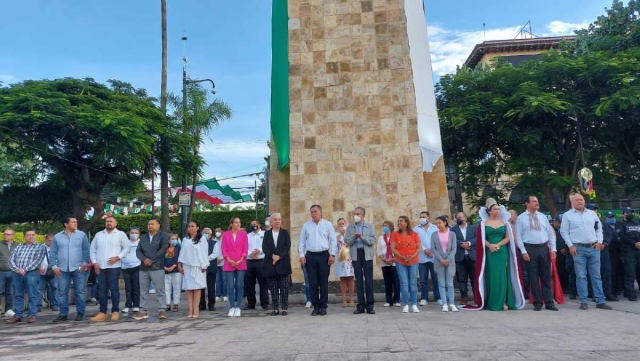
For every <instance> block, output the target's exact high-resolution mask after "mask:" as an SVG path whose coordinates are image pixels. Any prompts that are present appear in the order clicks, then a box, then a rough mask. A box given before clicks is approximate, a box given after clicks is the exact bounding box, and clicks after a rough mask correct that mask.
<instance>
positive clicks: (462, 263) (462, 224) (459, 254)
mask: <svg viewBox="0 0 640 361" xmlns="http://www.w3.org/2000/svg"><path fill="white" fill-rule="evenodd" d="M451 230H452V231H453V233H455V235H456V239H457V241H458V249H457V251H456V274H457V275H458V287H459V288H460V297H461V301H460V303H461V304H463V305H466V304H467V302H468V301H469V298H468V294H467V292H468V291H467V281H468V280H471V289H472V290H473V286H474V283H475V279H476V243H477V239H476V231H477V227H476V226H473V225H469V224H468V223H467V215H466V214H465V213H464V212H460V213H458V214H456V226H455V227H453V228H451Z"/></svg>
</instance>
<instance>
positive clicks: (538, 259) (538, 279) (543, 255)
mask: <svg viewBox="0 0 640 361" xmlns="http://www.w3.org/2000/svg"><path fill="white" fill-rule="evenodd" d="M524 247H525V249H526V250H527V254H529V258H530V260H529V262H525V263H526V264H527V272H528V273H529V289H531V293H532V294H533V298H534V302H533V305H534V306H538V307H542V301H543V300H544V304H545V306H546V307H552V306H553V296H552V294H551V258H550V257H549V245H548V244H547V243H544V244H529V243H525V244H524Z"/></svg>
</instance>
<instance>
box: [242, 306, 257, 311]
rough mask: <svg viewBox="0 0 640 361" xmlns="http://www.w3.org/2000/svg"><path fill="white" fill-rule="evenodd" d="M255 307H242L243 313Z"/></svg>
mask: <svg viewBox="0 0 640 361" xmlns="http://www.w3.org/2000/svg"><path fill="white" fill-rule="evenodd" d="M255 309H256V306H244V308H243V309H242V310H243V311H248V310H255Z"/></svg>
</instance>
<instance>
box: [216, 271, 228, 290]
mask: <svg viewBox="0 0 640 361" xmlns="http://www.w3.org/2000/svg"><path fill="white" fill-rule="evenodd" d="M226 285H227V280H226V279H225V276H224V271H223V270H222V266H218V272H217V273H216V297H227V287H226Z"/></svg>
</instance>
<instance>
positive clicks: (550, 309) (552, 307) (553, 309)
mask: <svg viewBox="0 0 640 361" xmlns="http://www.w3.org/2000/svg"><path fill="white" fill-rule="evenodd" d="M547 310H549V311H558V307H556V306H551V307H547Z"/></svg>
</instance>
